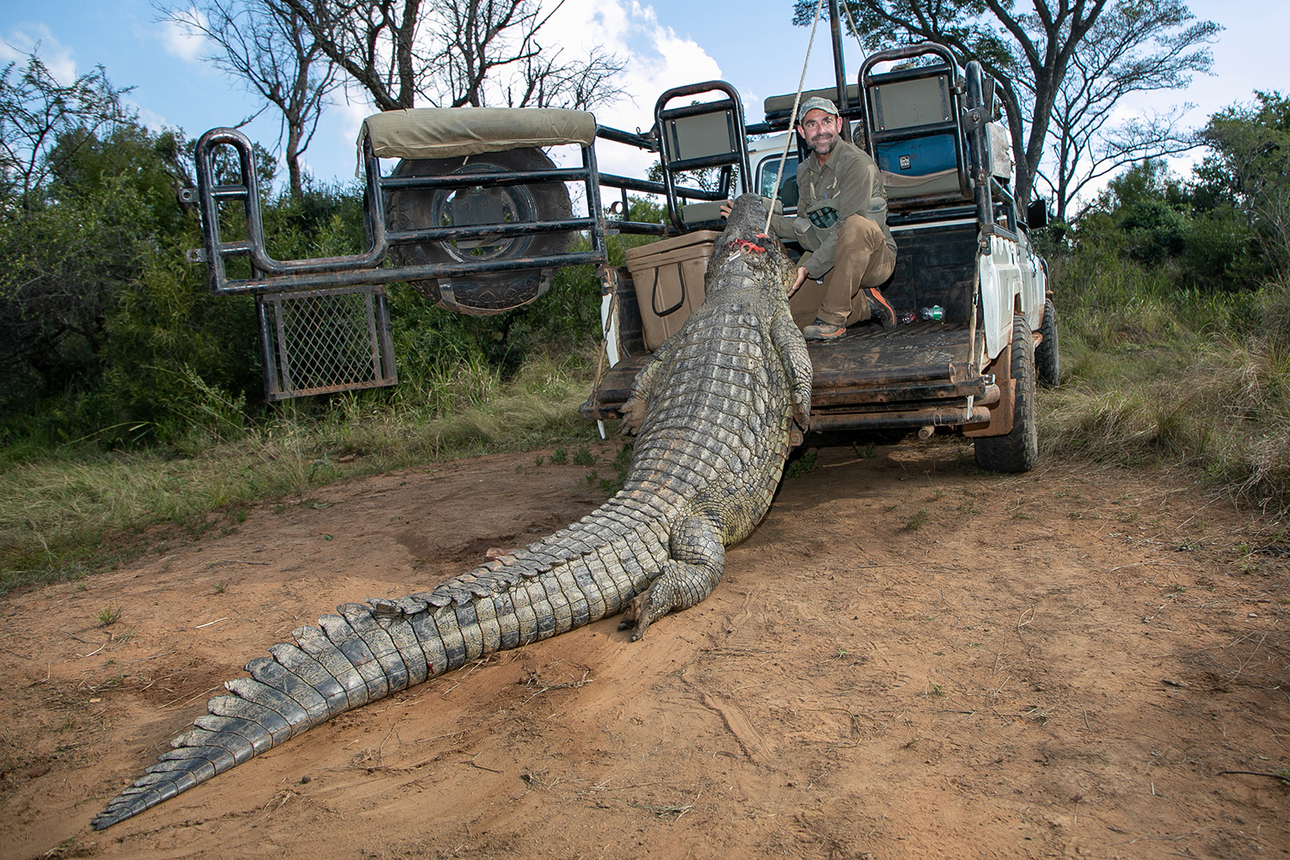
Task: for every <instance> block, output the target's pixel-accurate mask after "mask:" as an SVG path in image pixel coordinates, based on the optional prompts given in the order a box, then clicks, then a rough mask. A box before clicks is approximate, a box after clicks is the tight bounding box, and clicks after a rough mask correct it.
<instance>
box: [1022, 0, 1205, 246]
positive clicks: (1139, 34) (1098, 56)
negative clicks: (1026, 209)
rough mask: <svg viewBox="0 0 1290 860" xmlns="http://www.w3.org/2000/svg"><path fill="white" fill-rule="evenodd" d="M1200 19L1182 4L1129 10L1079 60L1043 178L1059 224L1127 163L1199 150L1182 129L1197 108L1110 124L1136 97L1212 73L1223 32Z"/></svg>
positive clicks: (1115, 13) (1109, 19)
mask: <svg viewBox="0 0 1290 860" xmlns="http://www.w3.org/2000/svg"><path fill="white" fill-rule="evenodd" d="M1192 20H1193V16H1192V15H1191V14H1190V13H1189V12H1188V11H1187V8H1186V7H1185V6H1184V5H1183V4H1182V3H1180V2H1177V0H1170V2H1134V3H1122V4H1120V5H1118V6H1116V7H1114V8H1112V9H1108V10H1107V11H1106V12H1104V13H1103V14H1102V15H1101V16H1100V17H1099V18H1098V20H1097V22H1096V23H1095V24H1094V26H1093V29H1092V30H1091V31H1090V32H1089V35H1088V37H1087V38H1086V39H1085V40H1084V42H1083V43H1082V44H1081V45H1080V46H1079V47H1078V49H1077V50H1076V52H1075V54H1074V55H1073V56H1072V58H1071V65H1070V71H1069V73H1068V74H1067V76H1066V78H1065V79H1064V80H1063V81H1062V84H1061V87H1060V88H1059V90H1058V93H1057V99H1056V102H1055V104H1054V106H1053V120H1052V131H1051V132H1050V138H1051V143H1050V145H1049V149H1048V153H1049V158H1048V159H1047V160H1046V163H1045V164H1046V166H1047V169H1045V166H1044V165H1041V169H1040V171H1039V178H1040V179H1042V180H1043V181H1044V182H1045V183H1046V184H1047V185H1048V186H1049V188H1050V189H1051V191H1052V193H1053V198H1054V208H1055V213H1056V218H1057V219H1058V220H1060V221H1064V220H1066V217H1067V209H1068V207H1069V206H1070V204H1071V202H1072V201H1073V200H1074V198H1075V197H1077V196H1078V195H1079V193H1080V192H1081V191H1082V190H1083V189H1084V188H1086V187H1087V186H1088V185H1089V184H1090V183H1092V182H1094V181H1096V180H1097V179H1100V178H1101V177H1103V176H1106V175H1107V174H1109V173H1113V172H1115V171H1116V170H1118V169H1119V168H1121V167H1123V166H1125V165H1126V164H1132V163H1135V162H1141V161H1143V160H1144V159H1148V158H1160V157H1162V156H1165V155H1176V154H1178V153H1180V152H1185V151H1187V150H1189V149H1193V148H1195V147H1196V146H1198V145H1199V144H1198V141H1197V139H1196V137H1195V135H1194V134H1193V133H1192V132H1190V131H1188V130H1184V129H1182V128H1180V126H1179V124H1180V121H1181V119H1182V116H1183V114H1185V113H1186V112H1187V111H1188V110H1190V109H1191V107H1192V105H1188V104H1184V105H1179V106H1175V107H1173V108H1170V109H1168V110H1166V111H1162V112H1153V113H1151V114H1149V115H1146V114H1144V115H1143V116H1141V117H1139V118H1135V119H1131V120H1128V121H1126V122H1123V123H1121V124H1119V125H1118V126H1112V125H1110V123H1111V120H1112V116H1113V114H1114V112H1115V110H1116V106H1117V105H1118V104H1119V103H1120V102H1121V100H1122V99H1123V98H1124V97H1125V96H1127V95H1129V94H1130V93H1141V92H1150V91H1157V90H1168V89H1179V88H1182V87H1185V86H1186V85H1187V84H1188V83H1189V82H1190V80H1191V73H1194V72H1201V73H1208V72H1209V70H1210V67H1211V66H1212V64H1213V57H1212V55H1211V54H1210V52H1209V50H1208V48H1204V47H1199V46H1201V45H1204V44H1206V43H1207V42H1209V41H1210V40H1211V39H1212V38H1213V37H1214V36H1215V35H1216V34H1217V33H1218V32H1219V30H1220V29H1221V28H1220V27H1219V26H1218V25H1217V24H1214V23H1213V22H1210V21H1204V22H1200V23H1196V24H1190V25H1189V22H1190V21H1192Z"/></svg>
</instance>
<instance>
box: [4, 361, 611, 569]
mask: <svg viewBox="0 0 1290 860" xmlns="http://www.w3.org/2000/svg"><path fill="white" fill-rule="evenodd" d="M586 366H587V362H586V361H585V359H584V358H581V357H574V358H570V359H562V360H560V361H556V360H544V361H536V362H533V363H532V364H531V365H530V366H529V367H527V368H526V369H525V370H524V371H523V372H522V373H521V374H520V375H519V376H518V377H517V378H516V379H514V380H511V381H509V382H506V383H502V382H501V381H499V380H497V379H496V378H495V377H488V376H486V375H485V376H481V375H479V374H478V373H475V372H471V371H466V372H463V373H460V374H458V375H457V376H456V377H455V384H454V385H453V386H452V387H451V389H450V390H447V391H444V392H441V397H442V402H451V403H456V404H458V405H459V407H458V408H457V409H454V410H440V409H435V408H429V407H427V408H423V409H420V410H413V409H411V408H408V407H406V406H403V407H397V406H396V407H390V406H384V407H374V406H372V405H371V403H370V402H369V401H366V400H364V399H363V398H361V397H353V398H343V399H341V400H339V401H338V402H337V403H335V404H333V408H331V409H329V410H327V411H326V412H325V413H324V414H322V415H321V416H318V417H306V416H302V415H299V414H295V415H293V414H291V413H290V412H288V414H287V415H285V416H284V417H280V418H278V419H276V420H274V421H271V422H269V423H268V424H266V425H264V426H263V427H261V428H258V429H255V430H246V431H242V432H241V433H240V434H239V435H236V436H234V437H233V438H231V439H229V440H228V441H220V440H218V439H217V438H215V436H213V435H207V436H206V437H204V438H199V436H200V434H199V433H197V432H194V433H193V434H190V436H191V438H190V440H189V443H188V445H187V446H186V447H187V449H188V450H187V451H186V452H185V455H184V456H178V457H177V456H175V452H173V451H171V452H160V451H146V452H134V453H114V454H97V455H94V456H91V457H81V458H77V457H75V456H74V455H67V456H64V457H57V458H43V459H33V460H30V461H27V462H21V463H16V464H12V465H11V467H10V468H8V469H6V470H4V471H3V472H0V547H3V549H0V593H6V592H8V591H9V590H11V589H14V588H22V587H26V586H29V585H32V584H39V583H42V582H51V581H57V580H60V579H77V578H79V577H81V576H83V575H85V574H86V573H88V572H89V571H90V570H91V569H92V568H96V567H102V566H110V565H112V564H114V563H117V562H119V561H121V560H124V559H127V558H130V557H132V556H133V555H135V554H137V553H138V552H139V550H140V548H141V547H142V545H143V543H144V541H143V540H142V539H139V535H140V534H141V533H142V532H144V531H145V530H148V531H149V532H150V536H149V541H148V542H149V543H152V544H156V543H157V542H158V541H159V540H170V541H176V540H180V541H182V540H190V539H192V538H194V537H197V536H200V535H202V534H204V533H206V532H208V531H210V530H212V529H224V530H231V529H235V528H236V527H237V524H238V523H239V522H241V520H242V519H244V518H245V509H246V506H247V505H249V504H251V503H254V502H260V501H265V500H273V499H279V498H287V497H305V496H308V495H309V493H310V492H311V490H312V488H314V487H317V486H320V485H324V484H330V483H334V482H337V481H344V480H349V479H352V478H356V477H360V476H363V475H369V474H374V473H378V472H382V471H387V470H390V469H397V468H404V467H408V466H412V465H418V464H422V463H427V462H433V461H437V460H448V459H455V458H458V457H466V456H473V455H477V454H480V453H486V452H489V451H502V450H519V449H524V448H531V447H542V446H544V445H554V444H558V443H566V444H567V443H569V442H577V441H589V440H590V438H591V436H592V434H593V433H594V432H595V429H594V427H592V426H589V425H587V423H586V422H584V421H582V420H581V419H580V418H579V417H578V415H577V409H578V405H579V404H580V403H582V401H583V400H584V399H585V398H586V396H587V393H588V391H589V388H590V381H589V379H588V378H587V373H586V370H585V369H586ZM467 404H468V405H467ZM221 435H225V436H227V434H221ZM158 531H160V532H162V533H163V534H161V535H158V534H157V532H158Z"/></svg>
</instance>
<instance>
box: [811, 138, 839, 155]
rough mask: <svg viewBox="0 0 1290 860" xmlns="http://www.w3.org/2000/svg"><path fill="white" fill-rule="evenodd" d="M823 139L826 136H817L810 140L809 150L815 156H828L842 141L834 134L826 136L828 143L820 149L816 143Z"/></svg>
mask: <svg viewBox="0 0 1290 860" xmlns="http://www.w3.org/2000/svg"><path fill="white" fill-rule="evenodd" d="M823 137H826V135H823V134H817V135H816V136H815V137H813V138H811V149H813V150H814V151H815V153H816V154H817V155H828V154H829V153H831V152H832V151H833V149H834V147H836V146H837V145H838V141H839V140H841V139H842V138H841V137H840V136H839V135H836V134H830V135H827V137H828V143H827V144H825V145H824V147H825V148H823V149H821V148H820V143H819V142H818V141H819V140H820V139H821V138H823Z"/></svg>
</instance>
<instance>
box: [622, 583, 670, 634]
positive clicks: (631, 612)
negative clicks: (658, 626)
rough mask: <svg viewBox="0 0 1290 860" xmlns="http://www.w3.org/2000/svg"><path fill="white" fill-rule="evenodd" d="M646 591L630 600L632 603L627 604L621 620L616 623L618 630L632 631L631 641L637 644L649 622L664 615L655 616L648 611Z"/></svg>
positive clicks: (647, 593)
mask: <svg viewBox="0 0 1290 860" xmlns="http://www.w3.org/2000/svg"><path fill="white" fill-rule="evenodd" d="M649 595H650V593H649V592H648V591H646V592H644V593H643V594H638V595H636V596H635V597H633V598H632V602H631V603H629V604H627V609H626V610H624V612H623V617H622V620H621V621H619V622H618V629H619V630H629V629H630V630H632V631H633V632H632V641H633V642H639V641H640V639H641V637H642V636H644V635H645V628H647V627H649V625H650V622H651V621H653V620H654V619H655V618H657V617H659V616H660V615H662V614H664V613H658V614H655V613H654V612H651V611H650V605H649Z"/></svg>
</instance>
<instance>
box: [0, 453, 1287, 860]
mask: <svg viewBox="0 0 1290 860" xmlns="http://www.w3.org/2000/svg"><path fill="white" fill-rule="evenodd" d="M545 453H549V452H545ZM858 453H863V452H857V451H856V450H854V449H853V448H852V447H839V448H826V449H823V450H822V451H821V452H820V457H819V461H818V465H817V467H816V468H815V470H814V471H812V472H811V473H809V474H808V475H806V476H804V477H799V478H794V479H788V480H786V481H785V482H784V485H783V487H782V488H781V490H780V493H779V495H778V497H777V499H776V502H775V505H774V507H773V508H772V509H771V512H770V514H769V515H768V516H767V518H766V520H765V521H764V522H763V523H762V525H761V527H760V528H759V529H758V530H757V531H756V532H755V533H754V535H753V536H752V537H751V538H750V539H749V540H748V541H746V542H745V543H744V544H742V545H741V546H739V547H738V548H736V549H734V550H733V551H731V552H730V554H729V560H728V564H727V568H726V575H725V579H724V581H723V582H722V584H721V585H720V586H719V587H718V589H717V591H716V592H715V593H714V594H713V595H712V597H711V598H709V599H708V600H707V601H706V602H705V603H703V604H702V605H701V606H699V607H696V608H695V609H693V610H690V611H688V612H685V613H681V614H678V615H676V616H672V617H669V618H666V619H664V620H662V621H660V622H659V623H658V624H656V625H655V626H653V627H651V628H650V630H649V634H648V636H647V637H646V639H645V640H644V641H642V642H640V643H635V644H633V643H631V642H629V641H628V640H627V637H626V635H625V634H624V633H620V632H618V630H617V629H616V622H615V621H612V620H610V621H604V622H601V623H598V624H594V625H592V626H591V627H590V628H586V629H583V630H578V631H574V632H572V633H570V634H567V635H565V636H562V637H558V638H557V639H555V640H552V641H548V642H544V643H539V644H537V645H533V646H529V647H526V648H523V649H519V650H517V651H513V652H509V653H504V654H502V655H499V656H494V657H492V658H490V659H488V660H485V661H482V662H480V663H479V664H477V665H473V666H471V667H468V668H467V669H463V670H461V671H459V672H457V673H455V674H454V675H450V676H448V677H446V678H442V679H439V680H437V681H432V682H430V683H427V684H424V685H422V686H420V687H417V688H414V689H412V690H409V691H406V692H404V693H402V694H400V695H397V696H394V697H392V698H390V699H387V700H385V701H382V702H379V703H377V704H375V705H372V706H369V707H367V708H363V709H360V710H358V711H356V712H352V713H350V714H346V715H344V716H342V717H340V718H338V719H336V720H334V721H332V722H331V723H329V724H325V725H323V726H320V727H319V728H317V729H314V730H313V731H311V732H310V733H309V734H308V735H306V736H305V737H303V738H298V739H295V740H293V741H291V742H289V743H288V744H286V745H285V746H283V747H280V748H279V749H277V750H274V751H272V752H271V753H269V754H267V755H265V756H262V757H260V758H257V759H253V760H252V761H250V762H248V763H246V764H244V765H242V766H240V767H238V768H236V769H235V770H233V771H231V772H229V773H226V774H223V775H221V776H219V777H217V778H216V779H215V780H214V781H212V782H208V783H206V784H204V785H202V786H199V787H198V788H196V789H194V790H192V791H190V792H188V793H186V794H183V795H181V796H180V797H178V798H176V799H174V800H171V801H169V802H167V803H165V804H163V805H162V806H160V807H158V808H155V809H153V810H151V811H149V812H147V813H145V814H143V815H141V816H139V817H137V818H135V819H132V820H130V821H127V822H126V823H124V824H121V825H119V826H117V827H114V828H112V829H110V830H108V831H106V832H103V833H94V832H93V831H91V830H90V829H89V826H88V825H89V821H90V819H91V818H92V817H93V815H94V814H95V813H96V812H98V811H99V810H100V809H101V808H102V806H103V804H104V803H105V801H106V800H107V799H108V798H109V797H111V796H112V795H113V794H115V793H116V792H117V791H118V790H119V789H120V788H121V787H123V786H124V785H125V784H127V783H128V782H129V781H131V780H133V779H134V778H135V777H136V776H137V775H138V774H139V773H140V772H141V770H142V768H143V767H144V766H146V765H147V764H149V763H151V761H152V760H153V758H154V756H156V755H157V754H158V753H159V752H161V751H163V750H164V749H165V748H166V745H167V741H168V739H169V738H170V737H171V736H173V735H174V734H176V733H177V732H179V731H180V730H182V729H183V728H184V727H185V726H186V724H188V723H189V722H190V721H191V720H192V719H193V717H194V716H196V715H197V714H198V713H200V712H202V710H203V702H204V701H205V699H206V698H208V697H209V696H210V695H213V694H214V692H216V690H217V688H218V685H219V684H220V682H221V681H222V680H224V679H227V678H232V677H237V676H238V675H239V674H241V669H240V667H241V664H242V663H244V662H245V661H246V660H247V659H249V658H251V657H253V656H256V655H257V654H261V653H263V649H264V648H265V647H266V646H267V645H269V644H271V643H273V642H276V641H280V640H284V639H286V638H288V635H289V632H290V630H291V629H292V628H293V627H295V626H297V625H299V624H302V623H312V622H313V620H314V619H315V618H316V617H317V615H319V614H320V613H323V612H328V611H331V608H332V607H333V606H334V605H335V604H337V603H340V602H346V601H351V600H361V599H364V598H368V597H385V596H401V595H403V594H406V593H409V592H411V591H415V590H420V589H424V588H426V587H427V586H428V585H430V584H432V583H434V582H437V581H439V580H441V579H443V578H446V577H448V576H450V575H452V574H455V573H458V572H460V571H462V570H464V569H466V568H467V567H469V566H471V565H473V564H474V563H476V562H478V561H479V560H480V559H481V558H482V557H483V555H484V553H485V552H486V551H487V550H488V549H489V548H492V547H497V548H509V547H514V546H516V545H520V544H523V543H526V542H528V541H529V540H531V539H533V538H534V537H537V536H540V535H541V534H544V533H547V532H550V531H553V530H554V529H555V528H557V527H559V526H560V525H562V524H564V523H566V522H568V521H571V520H573V519H576V518H577V517H579V516H581V515H582V514H583V513H585V512H586V511H588V510H590V509H591V508H593V507H594V506H595V505H596V504H598V503H599V502H600V501H601V500H602V499H603V495H602V493H601V491H600V489H599V487H598V485H597V484H596V483H595V482H589V481H588V480H587V475H588V472H589V471H590V469H591V468H596V469H598V471H599V472H600V474H601V475H604V474H608V473H609V472H611V471H612V470H611V469H610V468H609V462H610V460H612V457H613V454H614V451H613V449H612V448H610V447H608V446H606V447H603V448H601V449H598V450H597V451H596V454H597V457H598V460H597V463H596V465H595V466H594V467H587V466H574V465H564V466H557V465H552V464H550V463H549V462H548V463H546V464H544V465H541V466H538V465H536V464H535V456H534V454H524V455H508V456H496V457H486V458H481V459H477V460H470V461H463V462H458V463H453V464H449V465H443V466H436V467H430V468H425V469H417V470H411V471H407V472H402V473H397V474H387V475H382V476H379V477H375V478H371V479H368V480H364V481H360V482H356V483H353V484H349V485H344V486H334V487H328V488H323V489H320V490H318V492H317V494H316V496H315V497H313V498H310V499H302V500H292V501H291V502H290V503H289V504H286V505H266V506H264V507H262V508H257V509H254V510H252V511H251V512H250V514H249V516H248V517H247V518H246V519H245V520H244V521H242V522H240V523H237V522H234V520H232V519H227V518H226V519H225V520H224V521H223V526H224V528H223V529H220V528H215V529H212V531H211V532H209V533H208V534H207V535H206V537H204V538H203V539H201V540H199V541H197V542H195V543H191V544H188V545H185V546H181V547H173V546H172V547H167V546H165V545H163V544H159V545H158V546H156V547H155V549H154V551H152V552H150V553H149V554H148V555H147V556H146V557H145V558H144V559H142V560H141V561H140V562H139V563H138V564H136V565H134V566H132V567H130V568H129V569H124V570H119V571H115V572H110V573H105V574H101V575H97V576H94V577H91V578H89V579H86V580H82V581H81V582H78V583H73V584H65V585H60V586H56V587H51V588H48V589H45V590H43V591H39V592H33V593H28V594H23V595H18V596H13V597H10V598H8V599H5V600H4V601H3V602H0V609H2V610H3V613H4V625H3V628H2V629H3V633H2V634H0V672H3V675H2V677H0V724H2V725H3V738H2V740H0V750H2V753H0V755H2V758H0V767H2V772H0V856H3V857H23V858H34V857H64V856H93V857H131V858H159V857H166V858H176V857H197V856H202V857H274V858H296V857H304V858H318V857H328V858H331V857H343V858H349V857H370V858H387V857H389V858H393V857H428V858H447V857H464V858H532V857H555V858H593V857H595V858H598V857H606V858H638V857H663V858H704V857H727V856H729V857H799V858H929V857H947V858H958V857H1008V858H1012V857H1091V858H1113V857H1118V858H1155V857H1213V858H1229V857H1282V856H1287V855H1290V788H1287V787H1286V785H1284V784H1283V783H1282V782H1280V781H1278V780H1277V779H1276V777H1275V774H1276V772H1277V771H1281V772H1282V773H1284V772H1285V771H1286V769H1290V699H1288V698H1287V691H1288V690H1290V629H1288V628H1290V622H1288V617H1290V602H1288V601H1290V590H1288V589H1287V583H1288V582H1290V575H1288V573H1287V568H1288V567H1290V558H1287V554H1288V553H1290V546H1288V545H1287V543H1286V539H1285V526H1284V524H1281V523H1277V522H1273V521H1271V520H1269V519H1268V518H1266V517H1259V516H1258V515H1256V514H1251V513H1248V512H1246V513H1242V512H1240V511H1236V510H1233V509H1232V508H1231V507H1230V506H1229V505H1227V504H1225V503H1222V502H1217V501H1214V500H1212V499H1208V498H1206V497H1204V496H1203V495H1201V494H1200V493H1199V492H1197V491H1196V490H1195V488H1192V487H1187V486H1180V485H1179V484H1178V483H1177V482H1176V481H1171V480H1170V479H1168V478H1166V477H1164V476H1154V475H1150V474H1144V473H1140V472H1131V473H1130V472H1121V471H1115V470H1090V469H1089V468H1087V467H1081V468H1071V467H1065V466H1045V467H1042V468H1040V469H1038V470H1037V471H1035V472H1032V473H1030V474H1028V475H1023V476H1016V477H1000V476H997V475H990V474H986V473H982V472H980V471H978V470H977V469H976V468H975V467H974V466H972V464H971V454H970V449H969V448H968V447H967V446H966V444H965V443H962V442H959V441H948V442H937V441H933V442H932V443H928V444H918V443H905V444H902V445H899V446H895V447H878V448H877V449H876V450H875V451H874V452H873V456H871V457H867V458H866V457H860V456H857V454H858ZM118 608H119V611H120V618H119V620H117V621H116V622H115V623H112V624H110V625H108V626H102V625H100V623H99V617H98V616H99V615H100V613H101V612H102V611H103V610H105V609H106V610H109V611H110V610H113V609H118Z"/></svg>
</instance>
